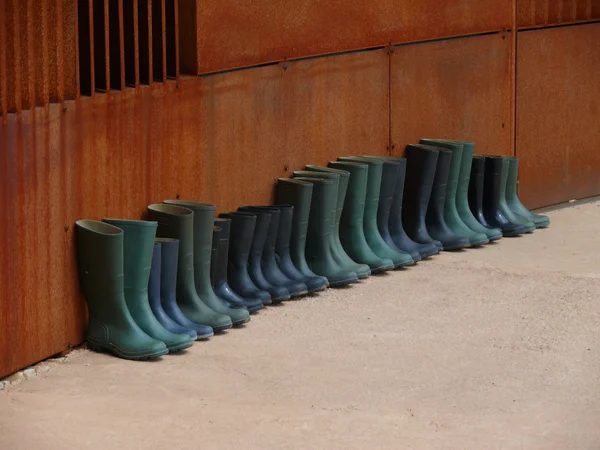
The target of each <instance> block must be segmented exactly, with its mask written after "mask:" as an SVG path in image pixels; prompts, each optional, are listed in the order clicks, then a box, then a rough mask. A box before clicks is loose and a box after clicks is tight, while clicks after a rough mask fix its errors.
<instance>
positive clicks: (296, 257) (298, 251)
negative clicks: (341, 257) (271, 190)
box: [275, 178, 329, 290]
mask: <svg viewBox="0 0 600 450" xmlns="http://www.w3.org/2000/svg"><path fill="white" fill-rule="evenodd" d="M312 192H313V185H312V184H311V183H307V182H305V181H300V180H293V179H290V178H278V179H277V184H276V185H275V203H276V204H281V205H284V204H289V205H292V206H293V207H294V217H293V222H292V230H291V236H290V258H291V260H292V263H293V264H294V267H296V269H298V271H299V272H300V273H301V274H302V275H304V276H305V277H306V278H310V279H311V280H312V281H311V288H314V289H316V290H319V289H320V288H321V289H325V288H326V287H328V286H329V281H328V280H327V278H325V277H321V276H318V275H317V274H315V273H314V272H313V271H312V270H310V267H308V263H307V262H306V233H307V230H308V219H309V215H310V206H311V203H312Z"/></svg>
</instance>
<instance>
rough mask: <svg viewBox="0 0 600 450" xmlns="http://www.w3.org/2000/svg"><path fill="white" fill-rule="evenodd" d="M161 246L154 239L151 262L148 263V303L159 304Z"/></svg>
mask: <svg viewBox="0 0 600 450" xmlns="http://www.w3.org/2000/svg"><path fill="white" fill-rule="evenodd" d="M161 259H162V248H161V244H160V242H156V241H154V248H153V251H152V263H151V265H150V280H149V281H148V298H149V299H150V304H160V273H161V269H162V267H161V265H162V264H161Z"/></svg>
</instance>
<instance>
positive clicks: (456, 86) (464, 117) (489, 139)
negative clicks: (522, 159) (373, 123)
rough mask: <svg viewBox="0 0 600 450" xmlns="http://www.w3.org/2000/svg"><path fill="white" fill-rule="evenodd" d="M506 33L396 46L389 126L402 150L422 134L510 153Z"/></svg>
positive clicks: (398, 149)
mask: <svg viewBox="0 0 600 450" xmlns="http://www.w3.org/2000/svg"><path fill="white" fill-rule="evenodd" d="M510 69H511V40H510V33H500V34H492V35H485V36H474V37H468V38H463V39H454V40H449V41H439V42H431V43H423V44H415V45H406V46H400V47H396V48H395V49H394V53H393V55H392V58H391V70H390V73H391V132H392V143H393V146H394V149H393V150H394V152H395V153H396V154H402V153H403V152H404V148H405V146H406V145H407V144H409V143H414V142H418V140H419V139H420V138H422V137H439V138H452V139H463V140H470V141H474V142H475V143H476V148H475V151H476V152H477V153H481V154H500V155H509V154H511V148H512V147H511V129H510V128H511V126H512V123H511V108H512V105H511V86H512V78H511V70H510Z"/></svg>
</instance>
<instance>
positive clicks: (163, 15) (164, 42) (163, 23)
mask: <svg viewBox="0 0 600 450" xmlns="http://www.w3.org/2000/svg"><path fill="white" fill-rule="evenodd" d="M165 10H166V2H165V0H161V5H160V24H161V27H160V31H161V39H162V46H161V47H162V82H163V83H165V82H166V81H167V16H166V11H165Z"/></svg>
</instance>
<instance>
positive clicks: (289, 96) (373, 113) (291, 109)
mask: <svg viewBox="0 0 600 450" xmlns="http://www.w3.org/2000/svg"><path fill="white" fill-rule="evenodd" d="M279 67H280V69H279V70H280V71H281V72H282V76H283V117H284V122H283V123H285V126H283V127H282V129H281V136H282V145H283V147H282V148H284V149H285V152H286V159H285V160H284V162H285V165H286V166H287V167H288V168H289V172H290V173H289V174H291V172H292V171H293V170H298V169H301V168H303V167H304V166H305V165H306V164H326V163H327V162H328V161H330V160H335V159H337V157H338V156H348V155H363V154H381V155H385V154H388V150H387V147H388V145H389V55H388V53H387V51H386V50H375V51H363V52H357V53H350V54H345V55H339V56H332V57H327V58H318V59H310V60H300V61H295V62H290V63H283V64H280V65H279Z"/></svg>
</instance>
